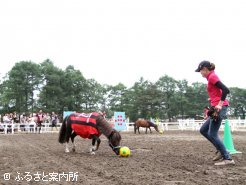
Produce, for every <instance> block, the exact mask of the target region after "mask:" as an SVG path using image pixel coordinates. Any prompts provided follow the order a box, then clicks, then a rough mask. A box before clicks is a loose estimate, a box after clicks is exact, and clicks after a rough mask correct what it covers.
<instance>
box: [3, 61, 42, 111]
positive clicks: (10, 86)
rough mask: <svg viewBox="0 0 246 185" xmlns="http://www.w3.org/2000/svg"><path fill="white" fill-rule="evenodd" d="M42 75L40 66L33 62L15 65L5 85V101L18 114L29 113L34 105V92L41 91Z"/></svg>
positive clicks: (22, 62)
mask: <svg viewBox="0 0 246 185" xmlns="http://www.w3.org/2000/svg"><path fill="white" fill-rule="evenodd" d="M40 80H41V73H40V68H39V65H38V64H36V63H33V62H31V61H21V62H18V63H16V64H15V66H14V67H13V68H12V69H11V70H10V72H9V73H8V75H7V80H6V81H5V83H4V88H5V92H4V93H5V96H4V97H5V101H8V102H9V107H14V109H15V110H17V111H18V112H29V111H31V110H32V106H33V103H34V91H35V90H38V89H39V84H40Z"/></svg>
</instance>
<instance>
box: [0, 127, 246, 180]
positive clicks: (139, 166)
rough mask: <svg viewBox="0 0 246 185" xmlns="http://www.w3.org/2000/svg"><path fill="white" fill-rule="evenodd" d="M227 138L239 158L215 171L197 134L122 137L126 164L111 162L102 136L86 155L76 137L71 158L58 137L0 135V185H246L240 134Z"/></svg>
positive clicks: (245, 143)
mask: <svg viewBox="0 0 246 185" xmlns="http://www.w3.org/2000/svg"><path fill="white" fill-rule="evenodd" d="M220 134H221V136H223V133H220ZM232 135H233V143H234V146H235V148H236V149H237V150H239V151H241V152H242V154H236V155H233V159H234V160H235V162H236V165H235V166H223V167H217V166H214V165H213V164H214V162H213V161H212V158H213V157H214V152H215V150H214V148H213V147H212V145H211V144H209V143H208V142H207V141H206V140H205V139H204V138H203V137H202V136H201V135H200V134H199V132H197V131H165V132H164V134H158V133H156V132H155V131H153V133H152V134H147V135H146V134H145V133H144V132H142V133H141V134H140V135H139V134H134V133H132V132H129V133H126V132H123V133H122V144H121V145H122V146H128V147H129V148H130V149H131V156H130V157H128V158H123V157H119V156H116V155H115V154H114V153H113V151H112V150H111V148H110V147H109V146H108V144H107V140H106V138H105V137H104V136H101V139H102V143H101V146H100V148H99V151H97V153H96V155H90V154H89V152H88V151H89V150H88V149H89V147H90V145H91V140H88V139H87V140H85V139H82V138H80V137H76V139H75V142H76V147H77V148H76V149H77V150H76V152H75V153H73V152H70V153H65V152H64V146H63V145H61V144H59V143H58V141H57V140H58V133H53V134H30V133H29V134H14V135H12V134H8V135H4V134H1V135H0V184H6V185H8V184H34V185H35V184H39V185H41V184H83V185H89V184H90V185H96V184H100V185H114V184H117V185H119V184H120V185H121V184H127V185H131V184H137V185H147V184H153V185H158V184H161V185H163V184H167V185H171V184H181V185H183V184H185V185H193V184H205V185H206V184H209V185H212V184H218V185H223V184H233V185H239V184H246V136H245V135H246V133H245V132H233V133H232ZM7 179H9V180H7Z"/></svg>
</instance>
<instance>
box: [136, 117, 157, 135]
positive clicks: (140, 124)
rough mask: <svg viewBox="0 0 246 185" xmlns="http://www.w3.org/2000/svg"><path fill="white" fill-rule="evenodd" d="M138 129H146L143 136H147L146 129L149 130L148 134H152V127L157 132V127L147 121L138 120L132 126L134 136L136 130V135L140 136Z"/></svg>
mask: <svg viewBox="0 0 246 185" xmlns="http://www.w3.org/2000/svg"><path fill="white" fill-rule="evenodd" d="M139 127H145V128H146V131H145V134H147V130H148V129H149V131H150V133H152V131H151V128H150V127H154V129H155V130H156V132H159V129H158V126H157V125H156V124H154V123H153V122H151V121H149V120H145V119H140V118H139V119H138V120H137V121H136V122H135V124H134V133H135V134H136V132H137V130H138V133H139V134H140V132H139Z"/></svg>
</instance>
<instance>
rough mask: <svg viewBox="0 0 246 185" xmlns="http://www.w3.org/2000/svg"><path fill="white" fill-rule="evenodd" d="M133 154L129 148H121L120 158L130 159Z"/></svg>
mask: <svg viewBox="0 0 246 185" xmlns="http://www.w3.org/2000/svg"><path fill="white" fill-rule="evenodd" d="M130 154H131V150H130V149H129V148H128V147H127V146H123V147H121V148H120V156H121V157H128V156H129V155H130Z"/></svg>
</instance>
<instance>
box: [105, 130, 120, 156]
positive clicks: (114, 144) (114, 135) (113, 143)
mask: <svg viewBox="0 0 246 185" xmlns="http://www.w3.org/2000/svg"><path fill="white" fill-rule="evenodd" d="M120 141H121V135H120V133H119V132H118V131H117V130H113V131H112V132H111V134H110V136H109V138H108V144H109V146H110V147H111V148H112V150H113V151H114V152H115V153H116V155H119V153H120Z"/></svg>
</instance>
